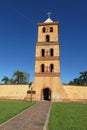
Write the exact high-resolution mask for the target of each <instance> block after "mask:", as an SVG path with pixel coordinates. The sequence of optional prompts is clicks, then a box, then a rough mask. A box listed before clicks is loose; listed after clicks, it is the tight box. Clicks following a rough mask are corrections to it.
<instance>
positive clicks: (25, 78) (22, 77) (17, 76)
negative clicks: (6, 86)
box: [13, 70, 29, 84]
mask: <svg viewBox="0 0 87 130" xmlns="http://www.w3.org/2000/svg"><path fill="white" fill-rule="evenodd" d="M13 78H14V83H16V84H24V83H25V84H26V83H28V82H29V73H25V72H22V71H19V70H17V71H16V72H14V74H13Z"/></svg>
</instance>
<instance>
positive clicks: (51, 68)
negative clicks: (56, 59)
mask: <svg viewBox="0 0 87 130" xmlns="http://www.w3.org/2000/svg"><path fill="white" fill-rule="evenodd" d="M50 72H54V65H53V64H50Z"/></svg>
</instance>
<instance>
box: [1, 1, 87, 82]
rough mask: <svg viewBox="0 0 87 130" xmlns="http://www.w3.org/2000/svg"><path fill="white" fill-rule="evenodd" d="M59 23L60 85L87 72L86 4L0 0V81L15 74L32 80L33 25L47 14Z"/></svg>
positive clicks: (34, 35)
mask: <svg viewBox="0 0 87 130" xmlns="http://www.w3.org/2000/svg"><path fill="white" fill-rule="evenodd" d="M49 11H50V12H51V19H52V20H53V21H56V20H58V21H59V23H60V34H59V41H60V50H61V52H60V55H61V65H60V66H61V81H62V82H64V83H67V82H69V81H70V80H72V79H73V78H76V77H78V76H79V72H82V71H87V57H86V56H87V1H86V0H36V1H35V0H0V80H1V79H2V78H3V76H8V77H9V78H11V76H12V74H13V72H14V71H16V70H22V71H25V72H28V73H30V81H33V80H34V60H35V45H36V42H37V22H38V21H40V22H44V21H45V20H46V19H47V17H48V16H47V13H48V12H49Z"/></svg>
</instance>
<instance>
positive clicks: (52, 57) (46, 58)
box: [36, 56, 60, 61]
mask: <svg viewBox="0 0 87 130" xmlns="http://www.w3.org/2000/svg"><path fill="white" fill-rule="evenodd" d="M36 60H37V61H46V60H60V56H44V57H42V56H41V57H36Z"/></svg>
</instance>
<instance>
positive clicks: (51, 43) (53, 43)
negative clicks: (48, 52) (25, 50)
mask: <svg viewBox="0 0 87 130" xmlns="http://www.w3.org/2000/svg"><path fill="white" fill-rule="evenodd" d="M49 45H51V46H53V45H60V44H59V42H37V43H36V46H49Z"/></svg>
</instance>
